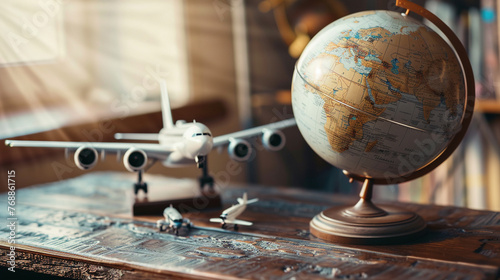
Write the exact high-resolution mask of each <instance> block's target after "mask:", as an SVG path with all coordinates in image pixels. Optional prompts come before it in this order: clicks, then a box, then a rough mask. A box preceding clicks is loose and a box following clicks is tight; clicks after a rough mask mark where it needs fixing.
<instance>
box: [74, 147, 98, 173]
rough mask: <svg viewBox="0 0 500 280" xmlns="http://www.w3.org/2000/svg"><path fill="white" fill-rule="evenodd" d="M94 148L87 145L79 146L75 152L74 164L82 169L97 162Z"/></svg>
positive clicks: (90, 166) (88, 167)
mask: <svg viewBox="0 0 500 280" xmlns="http://www.w3.org/2000/svg"><path fill="white" fill-rule="evenodd" d="M97 158H98V157H97V151H96V149H94V148H92V147H88V146H81V147H80V148H78V149H77V150H76V152H75V164H76V166H77V167H78V168H80V169H82V170H86V169H90V168H92V167H94V166H95V165H96V163H97Z"/></svg>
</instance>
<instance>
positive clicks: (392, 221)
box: [309, 178, 426, 244]
mask: <svg viewBox="0 0 500 280" xmlns="http://www.w3.org/2000/svg"><path fill="white" fill-rule="evenodd" d="M372 193H373V180H372V179H369V178H367V179H365V180H364V183H363V188H362V189H361V192H360V194H359V196H360V200H359V201H358V203H356V205H354V206H352V207H347V208H346V207H345V206H343V207H332V208H329V209H327V210H325V211H323V212H321V213H320V214H318V215H316V216H315V217H314V218H313V219H312V220H311V222H310V224H309V226H310V231H311V234H312V235H314V236H316V237H318V238H321V239H324V240H327V241H331V242H339V243H347V244H388V243H400V242H405V241H408V240H410V239H412V238H415V237H416V236H419V235H421V234H422V233H423V232H424V230H425V227H426V224H425V222H424V220H423V219H422V218H421V217H420V216H419V215H417V214H415V213H413V212H409V211H406V210H404V209H399V208H397V207H392V206H381V207H377V206H376V205H375V204H373V202H372V201H371V198H372Z"/></svg>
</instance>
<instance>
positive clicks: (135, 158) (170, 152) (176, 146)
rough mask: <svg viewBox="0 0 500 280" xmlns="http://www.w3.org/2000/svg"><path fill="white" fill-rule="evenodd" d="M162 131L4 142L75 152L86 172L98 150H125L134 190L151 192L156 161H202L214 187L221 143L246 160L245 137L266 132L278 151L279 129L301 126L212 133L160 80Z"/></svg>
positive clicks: (248, 151) (290, 123) (204, 175)
mask: <svg viewBox="0 0 500 280" xmlns="http://www.w3.org/2000/svg"><path fill="white" fill-rule="evenodd" d="M160 88H161V101H162V102H161V105H162V116H163V126H164V127H163V129H161V130H160V132H159V133H117V134H115V138H116V139H128V140H151V141H157V142H158V143H117V142H110V143H103V142H90V143H89V142H68V141H26V140H5V145H7V146H10V147H44V148H63V149H66V154H68V152H74V161H75V164H76V166H77V167H78V168H80V169H83V170H86V169H90V168H92V167H94V166H95V165H96V163H97V160H98V154H101V155H102V156H103V157H104V155H105V153H114V154H117V156H118V158H120V157H121V155H122V154H123V164H124V165H125V168H126V169H127V170H129V171H130V172H137V173H138V182H137V183H135V184H134V192H135V193H136V194H137V192H138V191H139V190H140V189H142V190H143V191H144V192H145V193H147V184H146V183H144V182H143V181H142V173H143V172H145V171H146V170H147V169H148V168H149V167H151V166H152V165H153V164H154V163H155V162H156V161H160V162H162V163H163V165H164V166H166V167H182V166H186V165H190V164H194V163H197V165H198V168H202V169H203V173H202V177H201V178H200V186H201V187H202V188H203V187H204V186H205V185H207V184H208V185H209V186H210V187H213V178H212V177H210V176H209V175H208V170H207V164H206V157H207V155H208V153H209V152H210V151H211V150H212V149H213V148H217V147H222V146H225V145H227V146H228V153H229V156H230V157H231V158H232V159H234V160H237V161H246V160H248V159H249V158H250V156H251V151H252V148H251V146H250V143H249V142H248V141H246V140H245V139H248V138H251V137H256V136H261V137H262V143H263V145H264V147H265V148H266V149H268V150H271V151H277V150H280V149H282V148H283V146H284V145H285V135H284V134H283V132H281V131H280V129H283V128H286V127H289V126H293V125H296V122H295V119H293V118H292V119H288V120H283V121H279V122H276V123H272V124H268V125H263V126H258V127H254V128H250V129H247V130H243V131H239V132H235V133H230V134H226V135H222V136H218V137H213V136H212V133H211V132H210V130H209V129H208V128H207V127H206V126H205V125H203V124H201V123H199V122H196V121H193V122H190V123H186V122H185V121H177V122H176V123H175V124H174V122H173V119H172V112H171V109H170V101H169V98H168V92H167V83H166V82H165V80H160Z"/></svg>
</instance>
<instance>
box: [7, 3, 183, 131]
mask: <svg viewBox="0 0 500 280" xmlns="http://www.w3.org/2000/svg"><path fill="white" fill-rule="evenodd" d="M0 32H1V34H2V36H1V38H0V97H1V103H0V138H7V137H13V136H17V135H22V134H29V133H34V132H40V131H44V130H49V129H54V128H58V127H61V126H66V125H72V124H78V123H82V122H88V121H97V120H100V119H106V118H123V117H126V116H129V115H134V114H139V113H145V112H151V111H157V110H159V108H160V103H159V102H158V101H159V98H160V88H159V86H158V84H157V82H156V79H157V78H165V79H166V80H167V83H168V88H169V93H170V99H171V103H172V105H173V106H174V107H176V106H180V105H182V104H185V103H186V102H187V101H188V100H189V98H190V89H189V83H188V64H187V52H186V40H185V25H184V9H183V1H182V0H169V1H163V0H140V1H139V0H107V1H103V0H65V1H63V0H41V1H32V0H16V1H8V2H6V3H4V5H3V7H2V9H1V11H0Z"/></svg>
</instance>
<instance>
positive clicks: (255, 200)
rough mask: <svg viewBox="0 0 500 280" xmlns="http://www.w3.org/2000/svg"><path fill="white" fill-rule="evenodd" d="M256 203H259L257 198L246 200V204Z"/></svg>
mask: <svg viewBox="0 0 500 280" xmlns="http://www.w3.org/2000/svg"><path fill="white" fill-rule="evenodd" d="M257 201H259V199H258V198H254V199H250V200H247V204H252V203H255V202H257Z"/></svg>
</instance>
